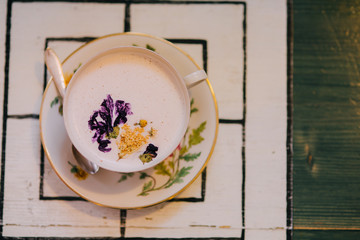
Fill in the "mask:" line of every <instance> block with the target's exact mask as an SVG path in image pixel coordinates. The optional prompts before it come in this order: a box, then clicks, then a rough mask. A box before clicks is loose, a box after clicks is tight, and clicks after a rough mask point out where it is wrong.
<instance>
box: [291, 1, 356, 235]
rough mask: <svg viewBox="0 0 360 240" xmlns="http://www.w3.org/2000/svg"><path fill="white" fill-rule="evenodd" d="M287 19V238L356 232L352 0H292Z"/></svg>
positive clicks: (354, 23)
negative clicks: (290, 147) (290, 193)
mask: <svg viewBox="0 0 360 240" xmlns="http://www.w3.org/2000/svg"><path fill="white" fill-rule="evenodd" d="M293 23H294V49H293V60H294V69H293V71H294V76H293V84H294V89H293V97H294V99H293V102H294V113H293V117H294V119H293V124H294V139H293V140H294V158H293V162H294V173H293V176H294V182H293V183H294V186H293V187H294V198H293V205H294V212H293V213H294V228H295V232H294V239H295V240H298V239H360V232H358V231H355V230H354V229H360V1H356V0H351V1H350V0H349V1H342V0H336V1H335V0H324V1H318V0H316V1H314V0H306V1H304V0H294V1H293ZM296 229H305V230H296ZM306 229H322V230H325V229H338V230H339V229H348V230H349V231H351V233H348V234H349V235H348V236H349V237H348V238H346V237H345V235H344V237H343V238H341V236H342V234H343V233H344V232H336V234H338V235H337V236H338V237H335V235H336V234H335V235H334V231H310V230H308V231H306ZM345 232H346V231H345ZM316 236H318V237H316ZM346 236H347V235H346Z"/></svg>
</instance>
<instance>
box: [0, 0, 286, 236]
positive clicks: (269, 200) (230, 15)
mask: <svg viewBox="0 0 360 240" xmlns="http://www.w3.org/2000/svg"><path fill="white" fill-rule="evenodd" d="M130 31H131V32H141V33H147V34H151V35H155V36H158V37H162V38H165V39H168V40H169V41H172V42H173V43H174V44H175V45H177V46H178V47H180V48H182V49H183V50H185V51H186V52H188V53H189V54H190V55H191V57H192V58H193V59H194V60H195V61H196V62H197V63H198V64H199V65H200V66H201V67H204V68H205V69H206V70H207V72H208V76H209V81H210V83H211V85H212V87H213V90H214V92H215V96H216V100H217V105H218V116H219V125H218V133H217V142H216V145H215V148H214V149H213V150H214V151H213V153H212V155H211V157H210V159H209V162H208V164H207V167H206V168H205V170H204V172H203V173H202V174H200V176H199V178H198V179H197V180H196V181H195V182H193V183H192V184H191V185H190V186H189V187H188V188H187V189H186V190H185V191H184V192H182V193H181V194H180V195H177V196H176V197H175V198H174V199H172V200H170V201H166V202H163V203H160V204H157V205H155V206H151V207H148V208H143V209H131V210H127V209H113V208H107V207H103V206H98V205H96V204H93V203H91V202H88V201H85V200H83V199H82V198H81V197H79V196H78V195H77V194H76V193H74V192H73V191H71V190H70V189H69V188H68V187H67V186H66V185H65V184H64V183H63V181H61V180H60V179H59V177H58V176H57V175H56V174H55V172H54V170H53V169H52V168H51V166H50V164H49V161H48V159H47V157H46V154H45V153H44V150H43V148H42V146H41V139H40V129H39V114H40V106H41V100H42V96H43V92H44V89H45V87H46V85H47V81H48V80H49V77H48V76H47V74H46V71H45V65H44V57H43V52H44V49H45V48H46V47H47V46H51V47H52V48H53V49H55V50H56V51H57V52H58V54H59V56H60V58H61V59H62V60H64V59H65V58H66V57H67V56H68V55H69V54H70V53H71V52H73V51H74V50H75V49H77V48H78V47H80V46H81V45H82V44H84V43H86V42H88V41H89V40H92V39H94V38H97V37H101V36H104V35H107V34H113V33H121V32H130ZM287 51H288V49H287V5H286V1H284V0H277V1H261V0H251V1H96V0H95V1H70V0H69V1H66V0H62V1H36V0H31V1H30V0H29V1H27V0H21V1H20V0H19V1H17V0H1V1H0V52H1V55H0V56H1V57H0V66H1V68H0V79H1V81H2V84H1V85H0V88H1V91H0V92H1V93H2V94H0V98H1V99H0V100H1V102H3V104H2V106H3V107H2V113H3V117H2V118H1V119H0V120H1V123H2V124H1V126H2V128H1V131H2V144H1V147H2V155H1V206H0V209H1V215H0V216H1V228H0V230H1V232H0V233H1V236H2V237H3V238H5V239H13V238H17V237H44V238H46V239H48V238H49V239H57V238H60V237H67V238H86V239H88V238H100V239H102V238H105V237H106V238H110V239H112V238H124V239H127V238H129V239H131V238H137V237H141V238H144V239H154V238H157V239H172V238H189V239H201V238H202V239H211V238H221V239H246V240H248V239H289V238H291V236H290V233H289V232H291V231H290V230H291V222H292V221H291V211H290V209H289V208H290V207H291V191H290V192H288V191H287V190H291V189H290V188H289V186H290V184H289V181H290V178H289V177H288V174H287V173H288V171H289V169H290V166H289V164H288V155H289V151H287V147H289V141H288V139H287V136H288V132H289V127H288V119H287V117H288V115H289V113H288V92H289V86H288V77H287V69H288V60H287V54H288V52H287ZM139 197H143V196H139Z"/></svg>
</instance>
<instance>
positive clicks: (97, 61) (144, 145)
mask: <svg viewBox="0 0 360 240" xmlns="http://www.w3.org/2000/svg"><path fill="white" fill-rule="evenodd" d="M206 78H207V76H206V73H205V72H204V71H203V70H199V71H196V72H194V73H192V74H190V75H188V76H186V77H185V78H182V77H181V76H180V74H179V73H178V72H177V70H176V69H175V68H174V67H173V66H172V65H171V64H170V63H169V62H168V61H167V60H165V59H164V58H163V57H161V56H160V55H159V54H157V53H155V52H153V51H151V50H148V49H145V48H140V47H131V46H129V47H118V48H114V49H110V50H107V51H105V52H102V53H100V54H99V55H97V56H95V57H93V58H92V59H90V60H89V61H88V62H86V63H84V64H82V66H81V67H80V68H79V69H78V70H77V71H76V73H75V74H74V75H73V77H72V78H71V81H70V83H69V84H68V86H67V88H66V91H65V88H64V89H62V90H63V93H62V95H63V116H64V122H65V127H66V131H67V133H68V135H69V138H70V140H71V142H72V143H73V145H74V146H75V147H76V148H77V150H78V151H79V152H80V153H81V154H82V155H83V156H85V157H86V158H87V159H88V160H90V161H92V162H94V163H96V164H98V165H99V166H100V167H102V168H105V169H108V170H111V171H116V172H136V171H141V170H144V169H147V168H150V167H153V166H155V165H156V164H158V163H160V162H161V161H163V160H164V159H165V158H167V157H168V156H169V155H170V154H171V153H172V152H173V151H174V150H175V148H176V147H177V146H178V144H179V143H180V141H181V139H182V138H183V136H184V135H185V132H186V129H187V126H188V122H189V118H190V98H189V92H188V88H190V87H192V86H194V85H196V84H198V83H200V82H201V81H202V80H205V79H206ZM62 90H61V89H60V92H61V91H62Z"/></svg>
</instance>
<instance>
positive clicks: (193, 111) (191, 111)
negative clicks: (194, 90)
mask: <svg viewBox="0 0 360 240" xmlns="http://www.w3.org/2000/svg"><path fill="white" fill-rule="evenodd" d="M197 111H199V109H197V108H192V109H191V110H190V115H191V114H193V113H196V112H197Z"/></svg>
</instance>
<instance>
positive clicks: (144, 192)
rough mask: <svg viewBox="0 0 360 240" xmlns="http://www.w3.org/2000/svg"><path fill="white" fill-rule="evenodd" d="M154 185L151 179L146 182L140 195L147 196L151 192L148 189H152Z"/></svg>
mask: <svg viewBox="0 0 360 240" xmlns="http://www.w3.org/2000/svg"><path fill="white" fill-rule="evenodd" d="M152 185H153V181H149V182H147V183H144V186H143V190H142V192H141V193H140V194H139V195H140V196H147V195H149V193H148V192H147V191H149V190H150V188H151V186H152Z"/></svg>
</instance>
